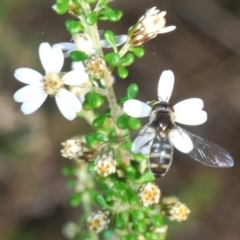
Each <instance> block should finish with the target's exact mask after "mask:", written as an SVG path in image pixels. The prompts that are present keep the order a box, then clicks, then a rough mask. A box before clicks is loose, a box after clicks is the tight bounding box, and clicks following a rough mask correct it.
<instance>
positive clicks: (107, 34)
mask: <svg viewBox="0 0 240 240" xmlns="http://www.w3.org/2000/svg"><path fill="white" fill-rule="evenodd" d="M103 37H104V39H105V40H106V41H107V42H108V43H109V44H110V45H111V46H112V47H113V48H114V47H116V37H115V34H114V32H112V31H110V30H106V31H104V33H103Z"/></svg>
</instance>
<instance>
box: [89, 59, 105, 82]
mask: <svg viewBox="0 0 240 240" xmlns="http://www.w3.org/2000/svg"><path fill="white" fill-rule="evenodd" d="M85 66H86V72H87V73H88V74H89V75H90V76H92V77H95V78H98V79H100V78H102V76H103V73H104V70H105V68H106V64H105V61H104V60H103V59H102V58H100V57H99V56H98V55H93V56H91V57H90V58H89V59H88V60H87V61H85Z"/></svg>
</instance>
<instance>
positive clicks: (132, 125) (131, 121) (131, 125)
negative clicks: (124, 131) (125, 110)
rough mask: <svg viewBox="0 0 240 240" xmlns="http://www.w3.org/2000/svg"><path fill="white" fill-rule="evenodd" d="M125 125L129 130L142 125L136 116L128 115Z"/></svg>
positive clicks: (136, 128)
mask: <svg viewBox="0 0 240 240" xmlns="http://www.w3.org/2000/svg"><path fill="white" fill-rule="evenodd" d="M127 126H128V127H129V128H130V129H131V130H138V129H139V128H140V127H141V126H142V123H141V121H140V120H139V119H138V118H133V117H129V119H128V123H127Z"/></svg>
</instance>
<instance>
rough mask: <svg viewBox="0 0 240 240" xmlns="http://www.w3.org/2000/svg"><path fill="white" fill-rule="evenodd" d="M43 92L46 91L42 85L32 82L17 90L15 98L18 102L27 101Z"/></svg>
mask: <svg viewBox="0 0 240 240" xmlns="http://www.w3.org/2000/svg"><path fill="white" fill-rule="evenodd" d="M41 92H44V90H43V88H42V86H39V85H33V84H31V85H27V86H25V87H23V88H21V89H19V90H18V91H17V92H15V94H14V95H13V98H14V100H15V101H16V102H27V101H29V100H31V99H33V98H35V97H36V96H37V95H38V94H40V93H41Z"/></svg>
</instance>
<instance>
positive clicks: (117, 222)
mask: <svg viewBox="0 0 240 240" xmlns="http://www.w3.org/2000/svg"><path fill="white" fill-rule="evenodd" d="M113 224H114V226H115V228H118V229H123V228H124V224H123V221H122V219H121V218H120V216H119V214H116V215H115V219H114V223H113Z"/></svg>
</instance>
